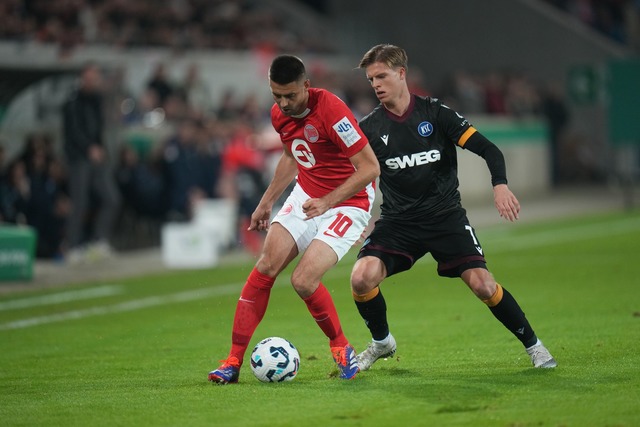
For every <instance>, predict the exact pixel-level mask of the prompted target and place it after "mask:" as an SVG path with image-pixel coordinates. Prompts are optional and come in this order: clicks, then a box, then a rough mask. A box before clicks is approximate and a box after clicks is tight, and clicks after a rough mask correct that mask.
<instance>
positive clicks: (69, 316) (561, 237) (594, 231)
mask: <svg viewBox="0 0 640 427" xmlns="http://www.w3.org/2000/svg"><path fill="white" fill-rule="evenodd" d="M638 230H640V218H639V217H632V218H628V217H627V218H620V219H615V220H610V221H606V222H598V223H593V224H584V225H576V226H572V227H563V228H560V229H557V230H551V231H549V230H546V231H533V232H531V234H524V235H518V236H516V235H513V236H504V235H501V236H500V237H497V238H491V237H490V235H489V238H488V239H484V242H483V243H486V242H490V244H491V247H492V248H493V249H492V252H493V253H497V252H506V251H513V250H517V249H531V248H532V247H542V246H546V245H550V244H558V243H571V242H577V241H580V240H586V239H591V238H601V237H607V236H611V235H619V234H625V233H630V232H635V231H638ZM427 260H430V258H427ZM351 263H352V261H349V263H348V264H346V263H344V264H342V265H339V266H337V267H336V268H334V269H333V270H331V271H329V272H328V273H327V275H328V277H327V278H329V277H333V278H335V277H337V276H343V275H345V274H348V273H347V271H350V268H351ZM287 284H288V281H287V280H285V278H283V277H281V278H280V279H279V280H278V281H277V282H276V286H285V285H287ZM241 286H242V283H232V284H223V285H219V286H216V287H213V288H208V289H197V290H189V291H184V292H179V293H175V294H169V295H162V296H157V295H156V296H150V297H145V298H140V299H135V300H130V301H124V302H121V303H118V304H114V305H109V306H98V307H91V308H87V309H82V310H73V311H67V312H62V313H56V314H51V315H47V316H38V317H32V318H26V319H21V320H15V321H11V322H7V323H4V324H0V330H13V329H22V328H28V327H33V326H38V325H44V324H50V323H55V322H62V321H66V320H77V319H83V318H86V317H91V316H101V315H107V314H114V313H122V312H128V311H136V310H141V309H144V308H149V307H156V306H160V305H166V304H171V303H177V302H189V301H194V300H198V299H203V298H210V297H217V296H223V295H231V294H234V293H238V292H239V291H240V288H241ZM95 289H99V288H95ZM87 291H89V290H87ZM73 292H82V291H71V292H65V293H62V294H58V295H61V296H56V294H53V295H47V296H42V297H41V298H42V301H44V300H45V299H46V298H52V299H53V300H54V301H55V300H59V301H63V300H64V298H68V297H69V295H68V294H71V295H73ZM104 292H106V291H104ZM65 294H66V296H65ZM80 295H82V294H80ZM77 296H78V295H77V294H76V297H77ZM36 298H40V297H36ZM32 299H34V300H35V298H32ZM19 301H25V300H16V301H15V303H17V304H18V305H19V304H25V303H24V302H23V303H20V302H19ZM36 301H37V300H36ZM10 303H13V302H12V301H8V302H6V303H5V304H10Z"/></svg>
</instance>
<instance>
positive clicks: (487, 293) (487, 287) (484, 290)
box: [469, 278, 496, 301]
mask: <svg viewBox="0 0 640 427" xmlns="http://www.w3.org/2000/svg"><path fill="white" fill-rule="evenodd" d="M469 287H470V288H471V290H472V291H473V293H474V294H475V295H476V296H477V297H478V298H479V299H481V300H483V301H484V300H487V299H489V298H491V297H492V296H493V294H495V292H496V281H495V280H493V279H491V278H489V279H479V280H477V281H475V282H473V283H471V284H470V285H469Z"/></svg>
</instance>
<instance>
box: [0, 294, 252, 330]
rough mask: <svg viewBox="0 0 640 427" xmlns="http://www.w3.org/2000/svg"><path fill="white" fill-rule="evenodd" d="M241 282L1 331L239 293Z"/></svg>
mask: <svg viewBox="0 0 640 427" xmlns="http://www.w3.org/2000/svg"><path fill="white" fill-rule="evenodd" d="M240 286H241V284H240V283H233V284H228V285H222V286H216V287H215V288H208V289H195V290H191V291H185V292H178V293H177V294H169V295H157V296H152V297H147V298H141V299H136V300H131V301H124V302H121V303H118V304H114V305H108V306H102V307H92V308H87V309H84V310H73V311H67V312H64V313H57V314H51V315H49V316H39V317H31V318H29V319H22V320H15V321H13V322H8V323H3V324H0V330H1V331H7V330H12V329H22V328H28V327H30V326H37V325H44V324H49V323H55V322H62V321H64V320H71V319H83V318H85V317H91V316H101V315H105V314H113V313H123V312H126V311H136V310H140V309H142V308H148V307H156V306H159V305H165V304H171V303H175V302H186V301H194V300H197V299H202V298H207V297H212V296H220V295H229V294H232V293H237V292H238V291H239V289H240Z"/></svg>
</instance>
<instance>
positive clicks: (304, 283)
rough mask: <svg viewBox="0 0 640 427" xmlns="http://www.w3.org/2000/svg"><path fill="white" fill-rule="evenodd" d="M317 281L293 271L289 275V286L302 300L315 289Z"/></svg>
mask: <svg viewBox="0 0 640 427" xmlns="http://www.w3.org/2000/svg"><path fill="white" fill-rule="evenodd" d="M317 285H318V280H315V279H313V280H312V279H310V278H309V277H308V275H306V274H304V273H301V272H299V271H297V270H295V271H294V272H293V273H292V274H291V286H293V289H295V291H296V292H297V293H298V295H300V296H301V297H302V298H307V297H309V296H311V295H312V294H313V292H314V291H315V290H316V289H317Z"/></svg>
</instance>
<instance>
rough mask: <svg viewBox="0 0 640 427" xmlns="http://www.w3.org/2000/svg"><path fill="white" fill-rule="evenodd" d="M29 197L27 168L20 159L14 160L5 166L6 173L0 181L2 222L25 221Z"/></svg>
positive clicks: (17, 222)
mask: <svg viewBox="0 0 640 427" xmlns="http://www.w3.org/2000/svg"><path fill="white" fill-rule="evenodd" d="M30 198H31V184H30V182H29V176H28V175H27V168H26V166H25V164H24V161H23V160H21V159H17V160H14V161H13V162H11V164H10V165H9V166H8V167H7V173H6V175H5V176H4V177H3V179H2V181H1V182H0V201H1V202H2V204H1V205H0V212H1V216H2V220H3V221H4V222H8V223H12V224H26V223H27V216H26V212H27V204H28V203H29V199H30Z"/></svg>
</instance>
